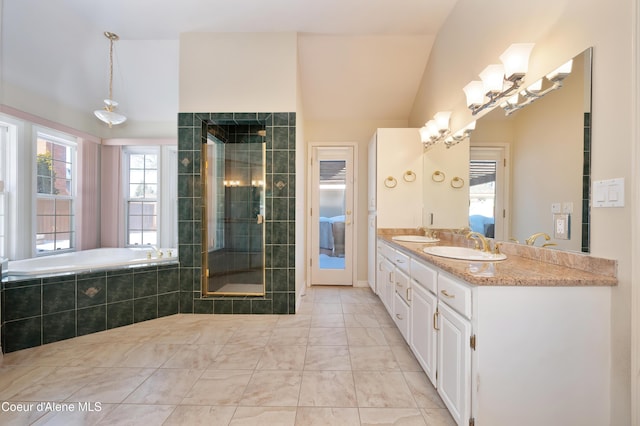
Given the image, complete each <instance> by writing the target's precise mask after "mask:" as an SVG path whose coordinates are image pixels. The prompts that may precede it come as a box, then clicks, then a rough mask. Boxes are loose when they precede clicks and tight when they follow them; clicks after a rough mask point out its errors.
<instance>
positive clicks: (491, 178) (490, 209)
mask: <svg viewBox="0 0 640 426" xmlns="http://www.w3.org/2000/svg"><path fill="white" fill-rule="evenodd" d="M496 168H497V162H496V161H492V160H473V159H472V160H471V161H470V170H469V180H470V182H469V227H470V228H471V230H472V231H474V232H478V233H480V234H482V235H484V236H485V237H490V238H493V237H494V236H495V217H496Z"/></svg>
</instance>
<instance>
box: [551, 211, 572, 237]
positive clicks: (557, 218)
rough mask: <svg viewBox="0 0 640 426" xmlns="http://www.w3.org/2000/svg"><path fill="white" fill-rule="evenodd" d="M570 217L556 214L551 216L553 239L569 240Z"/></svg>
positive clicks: (564, 214) (565, 214)
mask: <svg viewBox="0 0 640 426" xmlns="http://www.w3.org/2000/svg"><path fill="white" fill-rule="evenodd" d="M570 226H571V215H569V214H567V213H557V214H554V215H553V238H555V239H557V240H568V239H569V238H570V229H571V228H570Z"/></svg>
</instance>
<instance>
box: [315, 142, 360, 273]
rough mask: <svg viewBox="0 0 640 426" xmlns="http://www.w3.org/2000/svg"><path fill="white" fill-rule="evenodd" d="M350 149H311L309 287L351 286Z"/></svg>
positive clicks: (351, 193) (335, 147)
mask: <svg viewBox="0 0 640 426" xmlns="http://www.w3.org/2000/svg"><path fill="white" fill-rule="evenodd" d="M353 158H354V149H353V147H351V146H315V147H313V149H312V159H311V171H312V178H311V220H310V221H309V222H310V226H311V250H310V252H311V259H310V263H311V285H323V284H330V285H353V270H354V269H353V260H354V258H355V253H354V250H353V249H354V244H353V239H354V226H353V219H354V217H355V212H354V202H353V199H354V170H353V169H354V162H353Z"/></svg>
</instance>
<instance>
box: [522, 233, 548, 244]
mask: <svg viewBox="0 0 640 426" xmlns="http://www.w3.org/2000/svg"><path fill="white" fill-rule="evenodd" d="M538 237H544V239H545V241H549V240H550V239H551V237H550V236H549V234H547V233H546V232H536V233H535V234H533V235H531V236H530V237H529V238H527V239H526V240H525V243H526V244H527V245H528V246H532V245H534V244H535V242H536V240H537V239H538Z"/></svg>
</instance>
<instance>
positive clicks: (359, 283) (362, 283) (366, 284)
mask: <svg viewBox="0 0 640 426" xmlns="http://www.w3.org/2000/svg"><path fill="white" fill-rule="evenodd" d="M353 286H354V287H369V282H368V281H362V280H359V281H356V283H355V284H354V285H353Z"/></svg>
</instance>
